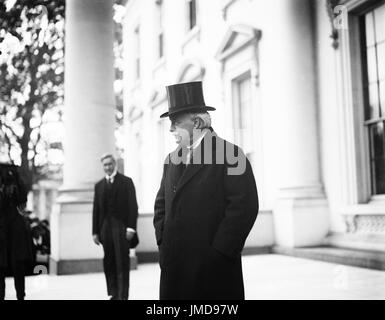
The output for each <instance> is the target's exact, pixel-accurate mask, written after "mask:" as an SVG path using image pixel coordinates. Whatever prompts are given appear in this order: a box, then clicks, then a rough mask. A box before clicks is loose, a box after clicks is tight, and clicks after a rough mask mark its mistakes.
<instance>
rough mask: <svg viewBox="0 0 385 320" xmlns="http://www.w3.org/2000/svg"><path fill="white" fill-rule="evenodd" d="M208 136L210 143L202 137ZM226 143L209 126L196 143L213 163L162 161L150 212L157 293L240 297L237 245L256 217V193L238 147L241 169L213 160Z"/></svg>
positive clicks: (169, 296) (171, 296)
mask: <svg viewBox="0 0 385 320" xmlns="http://www.w3.org/2000/svg"><path fill="white" fill-rule="evenodd" d="M211 138H212V146H211V144H210V143H206V142H207V141H208V139H211ZM216 140H219V142H220V143H219V144H218V145H222V146H224V147H219V149H221V150H217V148H216ZM229 146H233V145H231V144H230V143H229V142H227V141H224V140H222V139H221V138H219V137H217V136H216V134H215V133H214V132H212V133H209V134H207V135H206V136H205V138H204V139H203V141H202V142H201V144H200V146H198V148H197V149H198V150H201V154H203V156H202V157H204V154H205V153H207V152H209V153H211V154H212V156H213V163H214V164H189V165H188V166H187V168H186V169H184V172H183V173H181V170H182V171H183V167H182V166H183V164H181V165H176V164H173V163H172V161H171V160H169V163H167V161H166V164H165V165H164V171H163V178H162V182H161V186H160V189H159V191H158V194H157V197H156V201H155V216H154V226H155V232H156V240H157V243H158V245H159V255H160V266H161V280H160V299H244V286H243V277H242V265H241V251H242V249H243V246H244V243H245V240H246V238H247V236H248V234H249V232H250V230H251V228H252V226H253V224H254V221H255V219H256V217H257V213H258V195H257V188H256V184H255V180H254V175H253V172H252V169H251V166H250V163H249V161H248V160H247V159H246V158H245V155H244V154H243V152H242V150H241V149H240V148H238V147H235V150H236V154H237V153H238V156H239V157H243V160H244V161H245V162H244V163H245V164H246V169H245V171H244V172H243V173H242V174H241V175H228V173H227V169H228V168H229V164H227V163H226V162H225V164H215V163H217V161H216V159H215V155H216V152H217V151H218V152H219V154H221V153H222V154H226V153H225V150H224V148H226V147H229ZM175 152H178V149H177V150H176V151H174V153H175ZM171 156H173V155H171ZM174 156H175V154H174ZM193 157H194V158H195V157H196V152H195V151H194V154H193ZM169 159H170V155H169ZM201 163H202V162H201ZM218 163H220V161H218ZM222 163H223V162H222Z"/></svg>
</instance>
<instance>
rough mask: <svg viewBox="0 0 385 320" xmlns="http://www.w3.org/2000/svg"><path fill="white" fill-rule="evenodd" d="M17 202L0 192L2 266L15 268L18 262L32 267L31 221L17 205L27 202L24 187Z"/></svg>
mask: <svg viewBox="0 0 385 320" xmlns="http://www.w3.org/2000/svg"><path fill="white" fill-rule="evenodd" d="M20 189H21V192H20V195H19V196H18V199H17V203H13V202H12V203H11V204H10V203H9V201H6V200H5V196H4V194H0V267H2V268H9V270H13V267H14V266H15V265H16V264H20V263H23V264H25V266H26V267H30V266H31V265H32V262H33V260H34V259H33V253H32V235H31V229H30V226H29V223H28V222H27V220H26V219H25V218H24V217H23V216H22V215H21V214H20V213H19V211H18V209H17V205H18V204H19V205H21V204H24V203H26V201H27V197H26V192H25V190H24V188H23V187H20Z"/></svg>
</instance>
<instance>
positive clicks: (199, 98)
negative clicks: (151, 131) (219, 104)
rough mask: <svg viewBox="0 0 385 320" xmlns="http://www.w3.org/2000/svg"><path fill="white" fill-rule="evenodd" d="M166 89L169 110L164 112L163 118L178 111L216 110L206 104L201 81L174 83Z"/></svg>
mask: <svg viewBox="0 0 385 320" xmlns="http://www.w3.org/2000/svg"><path fill="white" fill-rule="evenodd" d="M166 89H167V98H168V112H165V113H163V114H162V115H161V116H160V117H161V118H165V117H169V116H171V115H174V114H177V113H185V112H199V111H202V112H203V111H208V110H215V108H213V107H209V106H206V104H205V100H204V98H203V90H202V82H201V81H195V82H187V83H179V84H174V85H172V86H167V87H166Z"/></svg>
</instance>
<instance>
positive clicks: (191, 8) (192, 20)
mask: <svg viewBox="0 0 385 320" xmlns="http://www.w3.org/2000/svg"><path fill="white" fill-rule="evenodd" d="M187 13H188V30H191V29H193V28H194V27H195V26H196V24H197V4H196V0H187Z"/></svg>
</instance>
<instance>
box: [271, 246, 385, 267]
mask: <svg viewBox="0 0 385 320" xmlns="http://www.w3.org/2000/svg"><path fill="white" fill-rule="evenodd" d="M272 252H273V253H277V254H282V255H287V256H293V257H298V258H305V259H312V260H319V261H325V262H331V263H336V264H342V265H349V266H355V267H361V268H369V269H375V270H385V252H382V251H372V250H361V249H347V248H338V247H332V246H321V247H306V248H287V247H280V246H275V247H273V248H272Z"/></svg>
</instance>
